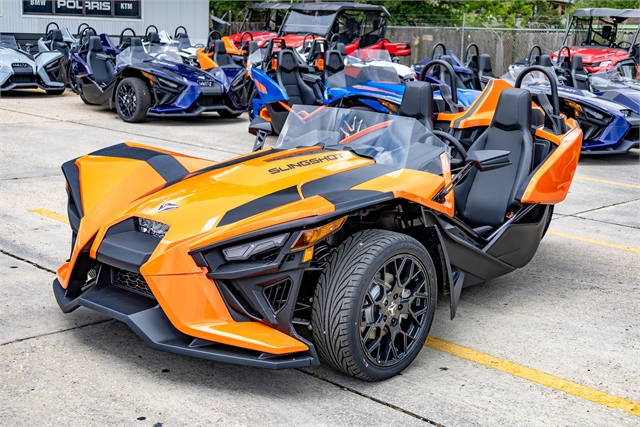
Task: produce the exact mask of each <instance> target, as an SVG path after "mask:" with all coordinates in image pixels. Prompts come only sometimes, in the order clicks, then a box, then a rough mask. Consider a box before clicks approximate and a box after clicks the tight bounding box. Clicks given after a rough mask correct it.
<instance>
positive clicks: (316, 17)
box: [282, 10, 336, 36]
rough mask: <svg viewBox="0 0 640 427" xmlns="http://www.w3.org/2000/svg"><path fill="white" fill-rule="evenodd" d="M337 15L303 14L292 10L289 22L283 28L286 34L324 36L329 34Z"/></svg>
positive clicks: (324, 13) (322, 13)
mask: <svg viewBox="0 0 640 427" xmlns="http://www.w3.org/2000/svg"><path fill="white" fill-rule="evenodd" d="M335 17H336V14H335V13H327V12H313V13H301V12H298V11H295V10H292V11H291V12H290V13H289V17H288V18H287V22H285V24H284V26H283V27H282V32H283V33H284V34H289V33H305V34H307V33H311V34H316V35H319V36H324V35H326V34H328V33H329V29H330V28H331V25H332V24H333V20H334V19H335Z"/></svg>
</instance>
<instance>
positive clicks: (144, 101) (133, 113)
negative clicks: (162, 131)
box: [116, 77, 151, 123]
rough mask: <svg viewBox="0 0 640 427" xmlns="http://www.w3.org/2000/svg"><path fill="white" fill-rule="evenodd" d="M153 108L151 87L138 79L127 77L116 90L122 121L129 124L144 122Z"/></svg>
mask: <svg viewBox="0 0 640 427" xmlns="http://www.w3.org/2000/svg"><path fill="white" fill-rule="evenodd" d="M149 107H151V93H150V91H149V86H147V84H146V83H145V82H144V81H143V80H142V79H139V78H137V77H127V78H126V79H123V80H122V81H121V82H120V83H118V87H117V89H116V110H117V111H118V115H119V116H120V118H121V119H122V120H124V121H125V122H128V123H139V122H143V121H144V120H146V118H147V111H149Z"/></svg>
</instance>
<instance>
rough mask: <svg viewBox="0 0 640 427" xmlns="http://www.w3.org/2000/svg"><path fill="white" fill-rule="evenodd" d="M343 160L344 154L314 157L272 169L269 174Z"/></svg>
mask: <svg viewBox="0 0 640 427" xmlns="http://www.w3.org/2000/svg"><path fill="white" fill-rule="evenodd" d="M341 158H342V153H336V154H328V155H326V156H324V157H314V158H311V159H308V160H301V161H299V162H298V163H289V164H288V165H286V166H285V167H279V168H272V169H269V173H270V174H272V175H273V174H276V173H280V172H286V171H290V170H293V169H295V168H303V167H306V166H311V165H317V164H320V163H323V162H330V161H333V160H338V159H341Z"/></svg>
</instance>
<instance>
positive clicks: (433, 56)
mask: <svg viewBox="0 0 640 427" xmlns="http://www.w3.org/2000/svg"><path fill="white" fill-rule="evenodd" d="M438 46H440V47H442V55H446V54H447V48H446V46H445V45H444V43H442V42H438V43H436V44H435V46H433V49H431V59H432V60H433V59H435V58H436V50H438ZM421 80H422V79H421Z"/></svg>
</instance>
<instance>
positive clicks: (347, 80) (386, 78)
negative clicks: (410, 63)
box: [325, 64, 402, 88]
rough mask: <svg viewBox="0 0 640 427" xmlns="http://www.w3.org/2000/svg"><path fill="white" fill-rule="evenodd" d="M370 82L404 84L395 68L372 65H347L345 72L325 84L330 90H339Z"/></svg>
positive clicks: (330, 77) (337, 74)
mask: <svg viewBox="0 0 640 427" xmlns="http://www.w3.org/2000/svg"><path fill="white" fill-rule="evenodd" d="M369 82H381V83H398V84H400V83H402V81H401V80H400V77H398V72H397V71H396V70H395V68H393V67H384V66H376V65H371V64H353V65H347V66H345V67H344V70H343V71H340V72H339V73H336V74H334V75H332V76H329V78H328V79H327V81H326V82H325V83H326V87H328V88H338V87H351V86H355V85H359V84H365V83H369Z"/></svg>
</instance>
